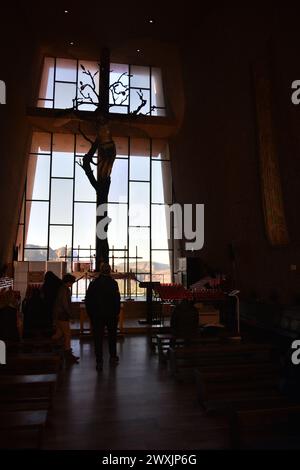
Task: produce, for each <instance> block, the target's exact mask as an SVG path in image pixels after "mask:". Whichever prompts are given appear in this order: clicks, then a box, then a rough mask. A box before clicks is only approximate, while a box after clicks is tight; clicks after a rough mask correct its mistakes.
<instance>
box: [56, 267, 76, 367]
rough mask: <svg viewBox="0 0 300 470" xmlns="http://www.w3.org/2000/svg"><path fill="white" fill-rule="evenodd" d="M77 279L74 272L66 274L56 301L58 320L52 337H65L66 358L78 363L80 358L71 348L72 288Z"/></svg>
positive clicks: (68, 360)
mask: <svg viewBox="0 0 300 470" xmlns="http://www.w3.org/2000/svg"><path fill="white" fill-rule="evenodd" d="M75 281H76V278H75V277H74V276H72V274H65V276H64V277H63V280H62V285H61V286H60V288H59V290H58V293H57V296H56V299H55V302H54V309H53V314H54V320H55V322H56V333H55V335H54V336H53V337H52V339H54V340H58V339H60V338H63V339H64V352H65V359H66V361H67V362H68V363H69V364H75V363H78V360H79V358H78V357H76V356H74V355H73V353H72V349H71V328H70V320H71V316H72V304H71V291H70V288H71V287H72V285H73V284H74V282H75Z"/></svg>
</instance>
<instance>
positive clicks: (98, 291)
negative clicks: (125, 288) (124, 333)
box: [85, 263, 120, 370]
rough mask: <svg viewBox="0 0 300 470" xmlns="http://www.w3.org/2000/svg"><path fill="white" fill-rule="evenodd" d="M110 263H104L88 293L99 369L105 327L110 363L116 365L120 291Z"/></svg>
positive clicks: (86, 301) (87, 300) (100, 366)
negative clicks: (112, 274) (112, 275)
mask: <svg viewBox="0 0 300 470" xmlns="http://www.w3.org/2000/svg"><path fill="white" fill-rule="evenodd" d="M110 273H111V268H110V265H109V264H108V263H102V265H101V266H100V274H99V277H98V278H97V279H95V280H94V281H92V282H91V284H90V285H89V287H88V290H87V293H86V299H85V304H86V310H87V313H88V315H89V317H90V319H91V323H92V328H93V336H94V343H95V355H96V362H97V367H96V369H97V370H102V366H103V337H104V330H105V327H106V328H107V332H108V346H109V354H110V364H112V365H116V364H117V363H118V361H119V358H118V356H117V326H118V319H119V313H120V292H119V286H118V283H117V282H116V281H115V280H114V279H113V278H112V277H111V275H110Z"/></svg>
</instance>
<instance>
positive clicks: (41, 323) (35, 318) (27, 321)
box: [22, 286, 47, 338]
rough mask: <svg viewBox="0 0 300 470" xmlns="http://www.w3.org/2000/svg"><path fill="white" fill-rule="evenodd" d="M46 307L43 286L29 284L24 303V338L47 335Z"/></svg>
mask: <svg viewBox="0 0 300 470" xmlns="http://www.w3.org/2000/svg"><path fill="white" fill-rule="evenodd" d="M45 308H46V307H45V302H44V299H43V296H42V292H41V288H40V287H31V286H29V287H28V288H27V292H26V296H25V299H24V300H23V303H22V312H23V337H24V338H34V337H41V336H44V335H45V330H47V321H46V319H45V316H44V312H45Z"/></svg>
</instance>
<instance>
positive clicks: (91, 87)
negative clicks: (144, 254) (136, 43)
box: [58, 48, 156, 271]
mask: <svg viewBox="0 0 300 470" xmlns="http://www.w3.org/2000/svg"><path fill="white" fill-rule="evenodd" d="M80 67H81V69H82V73H83V75H85V76H87V77H88V78H87V80H88V81H87V82H86V83H83V82H82V81H80V86H79V88H78V90H77V93H76V97H75V99H74V100H73V109H72V110H71V115H70V113H69V118H70V119H71V120H73V119H75V121H77V120H78V121H79V128H78V131H79V133H80V134H81V135H82V137H83V138H84V139H85V140H86V141H88V142H89V143H90V145H91V147H90V149H89V151H88V152H87V153H86V154H85V155H84V157H83V158H82V162H81V163H79V165H80V166H81V167H82V169H83V170H84V172H85V174H86V176H87V178H88V180H89V182H90V183H91V185H92V186H93V188H94V189H95V191H96V202H97V216H96V226H97V236H96V265H95V270H96V271H99V267H100V264H101V263H102V262H106V263H108V262H109V244H108V239H107V230H108V223H109V219H108V215H107V203H108V194H109V189H110V183H111V172H112V168H113V164H114V161H115V158H116V146H115V143H114V141H113V138H112V135H111V131H110V128H109V108H110V106H122V105H126V103H128V97H129V80H130V76H131V75H129V74H127V73H126V72H125V73H122V74H121V75H120V76H119V77H118V78H117V80H116V81H115V82H113V83H112V84H110V53H109V50H108V49H107V48H103V49H102V51H101V55H100V77H99V83H100V85H99V91H98V90H97V86H96V82H95V77H96V75H97V74H98V73H99V70H97V71H96V72H94V73H92V72H91V71H90V70H87V69H86V68H85V67H84V66H83V65H80ZM125 76H128V81H124V78H125ZM136 93H137V95H138V98H139V101H140V102H139V104H138V106H137V108H136V109H134V110H132V111H129V112H130V114H131V115H133V116H135V115H137V114H140V113H141V111H142V109H143V108H144V107H145V106H146V105H147V100H146V99H144V95H143V90H142V89H140V90H139V91H138V90H136ZM110 97H111V99H112V104H110ZM81 104H92V105H94V106H95V110H94V111H93V112H92V113H89V115H88V116H86V117H83V115H82V114H79V113H78V111H79V109H78V108H79V107H80V105H81ZM155 108H156V106H152V107H151V110H154V109H155ZM147 114H149V113H147ZM68 120H69V119H68V118H67V122H68ZM85 120H88V121H92V123H93V124H94V133H95V136H96V137H95V139H94V140H91V139H90V138H89V137H87V136H86V135H85V134H84V132H83V131H82V129H81V127H80V121H85ZM58 121H59V122H60V123H61V124H62V123H63V124H65V123H66V119H65V118H64V117H63V118H62V119H59V120H58ZM96 152H97V163H94V161H93V157H95V156H96ZM92 165H95V166H96V167H97V171H96V176H95V174H94V172H93V170H92ZM99 227H100V230H98V228H99ZM99 235H100V236H99ZM128 260H129V257H128Z"/></svg>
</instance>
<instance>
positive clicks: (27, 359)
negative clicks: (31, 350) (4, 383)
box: [0, 353, 62, 376]
mask: <svg viewBox="0 0 300 470" xmlns="http://www.w3.org/2000/svg"><path fill="white" fill-rule="evenodd" d="M61 368H62V358H61V357H60V355H58V354H55V353H47V354H44V353H43V354H38V353H35V354H14V355H8V357H7V363H6V364H5V365H2V366H1V369H0V376H1V374H5V375H7V374H13V375H17V374H23V375H24V374H59V373H60V371H61Z"/></svg>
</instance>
